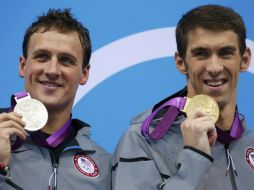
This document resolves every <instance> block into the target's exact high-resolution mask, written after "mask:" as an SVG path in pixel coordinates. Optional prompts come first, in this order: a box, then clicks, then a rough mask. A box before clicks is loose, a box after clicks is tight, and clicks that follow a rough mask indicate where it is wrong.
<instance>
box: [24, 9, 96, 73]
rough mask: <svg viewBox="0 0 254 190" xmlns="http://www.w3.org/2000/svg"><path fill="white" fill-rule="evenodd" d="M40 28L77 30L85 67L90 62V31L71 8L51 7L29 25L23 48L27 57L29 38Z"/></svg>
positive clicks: (65, 30) (63, 30) (44, 30)
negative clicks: (75, 16) (73, 13)
mask: <svg viewBox="0 0 254 190" xmlns="http://www.w3.org/2000/svg"><path fill="white" fill-rule="evenodd" d="M39 30H42V32H46V31H49V30H57V31H59V32H61V33H68V32H77V33H78V35H79V39H80V42H81V45H82V49H83V68H84V67H85V66H86V65H88V64H89V60H90V57H91V52H92V47H91V40H90V36H89V31H88V29H87V28H86V27H84V26H83V24H82V23H80V22H79V21H77V19H76V18H74V16H73V15H72V13H71V11H70V9H63V10H60V9H49V11H48V12H47V14H43V15H42V16H38V18H37V20H36V21H35V22H33V23H32V24H31V26H29V27H28V29H27V30H26V33H25V36H24V40H23V45H22V50H23V56H24V57H25V58H27V50H28V43H29V39H30V37H31V36H32V35H33V34H34V33H36V32H38V31H39Z"/></svg>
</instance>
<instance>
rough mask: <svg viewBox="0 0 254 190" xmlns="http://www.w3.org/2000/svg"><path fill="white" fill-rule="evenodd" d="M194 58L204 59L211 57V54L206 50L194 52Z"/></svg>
mask: <svg viewBox="0 0 254 190" xmlns="http://www.w3.org/2000/svg"><path fill="white" fill-rule="evenodd" d="M193 56H194V57H196V58H198V59H204V58H207V57H208V56H209V53H208V52H207V51H205V50H198V51H194V52H193Z"/></svg>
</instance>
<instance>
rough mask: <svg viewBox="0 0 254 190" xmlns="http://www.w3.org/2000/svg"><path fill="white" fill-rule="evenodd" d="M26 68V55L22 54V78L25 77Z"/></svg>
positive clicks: (20, 60)
mask: <svg viewBox="0 0 254 190" xmlns="http://www.w3.org/2000/svg"><path fill="white" fill-rule="evenodd" d="M25 69H26V58H25V57H24V56H21V57H20V58H19V76H20V77H21V78H24V77H25Z"/></svg>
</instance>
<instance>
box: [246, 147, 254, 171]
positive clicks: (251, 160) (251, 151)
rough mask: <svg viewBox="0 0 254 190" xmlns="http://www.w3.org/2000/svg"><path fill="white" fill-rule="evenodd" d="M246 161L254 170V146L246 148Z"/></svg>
mask: <svg viewBox="0 0 254 190" xmlns="http://www.w3.org/2000/svg"><path fill="white" fill-rule="evenodd" d="M246 161H247V163H248V165H249V166H250V168H251V169H252V170H253V171H254V148H252V147H249V148H247V149H246Z"/></svg>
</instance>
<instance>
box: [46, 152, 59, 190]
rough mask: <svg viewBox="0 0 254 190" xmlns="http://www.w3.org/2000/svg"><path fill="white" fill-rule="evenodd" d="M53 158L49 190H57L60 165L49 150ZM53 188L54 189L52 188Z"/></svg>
mask: <svg viewBox="0 0 254 190" xmlns="http://www.w3.org/2000/svg"><path fill="white" fill-rule="evenodd" d="M49 152H50V156H51V162H52V166H53V172H52V174H51V175H50V177H49V183H48V190H57V172H58V165H59V163H58V162H57V161H56V158H55V156H54V154H53V152H52V151H51V150H49ZM51 187H52V188H51Z"/></svg>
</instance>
